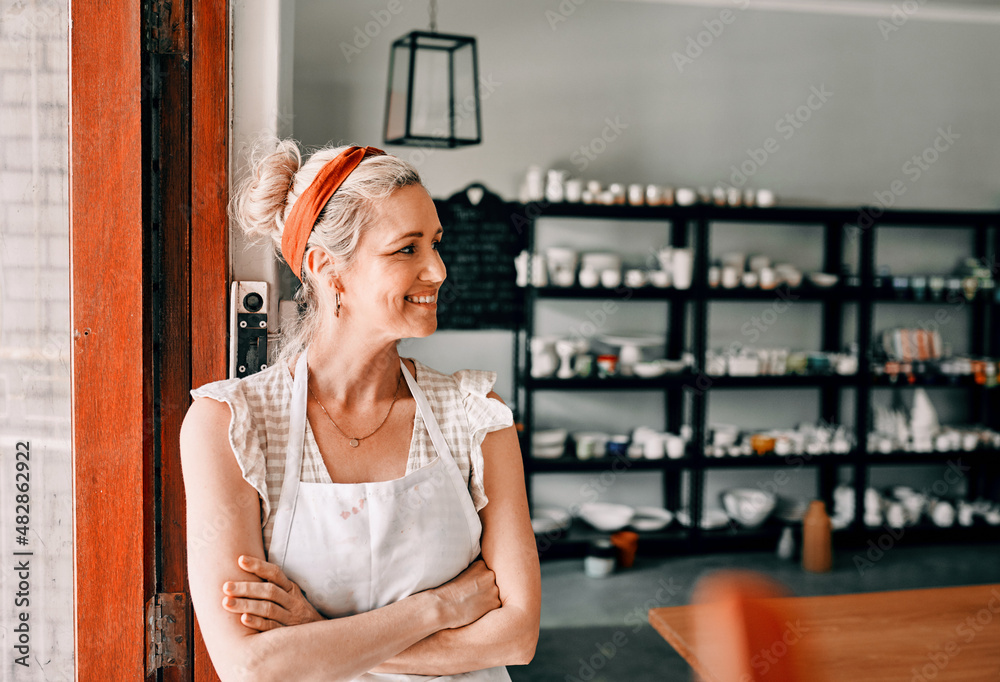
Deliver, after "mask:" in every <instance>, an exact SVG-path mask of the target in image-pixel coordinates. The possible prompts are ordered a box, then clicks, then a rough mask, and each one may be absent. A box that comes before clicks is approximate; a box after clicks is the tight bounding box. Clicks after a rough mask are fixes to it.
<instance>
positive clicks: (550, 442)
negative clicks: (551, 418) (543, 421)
mask: <svg viewBox="0 0 1000 682" xmlns="http://www.w3.org/2000/svg"><path fill="white" fill-rule="evenodd" d="M567 435H569V432H567V431H566V429H544V430H542V431H534V432H533V433H532V434H531V444H532V446H534V447H535V448H544V447H552V446H556V445H558V446H559V447H562V446H563V445H565V444H566V436H567Z"/></svg>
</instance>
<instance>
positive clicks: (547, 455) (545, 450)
mask: <svg viewBox="0 0 1000 682" xmlns="http://www.w3.org/2000/svg"><path fill="white" fill-rule="evenodd" d="M565 454H566V447H565V446H564V445H562V444H561V443H560V444H559V445H542V446H537V445H536V446H532V448H531V456H532V457H537V458H539V459H558V458H560V457H562V456H563V455H565Z"/></svg>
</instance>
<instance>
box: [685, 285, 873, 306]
mask: <svg viewBox="0 0 1000 682" xmlns="http://www.w3.org/2000/svg"><path fill="white" fill-rule="evenodd" d="M696 291H697V293H698V294H701V292H704V294H703V295H704V296H705V297H706V298H708V299H709V300H711V301H774V300H778V301H790V302H795V301H826V300H847V301H851V300H857V299H858V297H859V296H860V295H861V289H860V288H859V287H847V286H833V287H815V286H801V287H795V288H794V289H791V288H789V287H777V288H774V289H760V288H755V289H747V288H745V287H736V288H735V289H724V288H722V287H706V288H704V289H702V290H700V291H698V290H696Z"/></svg>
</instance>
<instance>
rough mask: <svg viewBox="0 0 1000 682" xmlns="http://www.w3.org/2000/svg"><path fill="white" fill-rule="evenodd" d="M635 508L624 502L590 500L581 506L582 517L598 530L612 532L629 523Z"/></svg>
mask: <svg viewBox="0 0 1000 682" xmlns="http://www.w3.org/2000/svg"><path fill="white" fill-rule="evenodd" d="M633 516H635V510H634V509H632V507H628V506H626V505H624V504H610V503H607V502H588V503H586V504H583V505H581V506H580V518H581V519H583V520H584V521H586V522H587V523H589V524H590V525H591V526H593V527H594V528H596V529H597V530H601V531H604V532H605V533H611V532H614V531H616V530H621V529H622V528H624V527H625V526H627V525H628V524H629V522H630V521H631V520H632V517H633Z"/></svg>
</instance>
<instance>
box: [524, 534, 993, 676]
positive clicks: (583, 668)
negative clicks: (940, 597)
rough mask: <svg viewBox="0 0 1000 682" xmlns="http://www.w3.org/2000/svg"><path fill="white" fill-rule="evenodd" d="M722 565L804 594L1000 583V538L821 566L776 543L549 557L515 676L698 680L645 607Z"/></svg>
mask: <svg viewBox="0 0 1000 682" xmlns="http://www.w3.org/2000/svg"><path fill="white" fill-rule="evenodd" d="M856 557H857V558H859V559H860V561H857V560H856ZM866 562H867V563H866ZM858 564H860V566H861V567H860V568H859V567H858ZM722 568H740V569H749V570H754V571H760V572H761V573H764V574H766V575H768V576H770V577H772V578H774V579H776V580H778V581H780V582H781V583H783V584H784V585H786V586H787V587H788V588H789V589H790V590H791V591H792V592H793V593H794V594H796V595H798V596H814V595H826V594H844V593H849V592H878V591H882V590H903V589H915V588H924V587H947V586H953V585H975V584H982V583H1000V546H997V545H970V546H962V545H960V546H942V547H934V546H928V547H894V548H891V549H889V550H888V551H887V552H885V553H884V556H882V557H878V556H876V555H874V554H873V555H872V556H866V555H865V553H864V552H863V551H859V552H856V553H854V552H847V551H846V550H845V551H842V552H840V553H838V555H837V556H836V557H835V561H834V570H833V571H832V572H831V573H828V574H823V575H814V574H809V573H805V572H804V571H802V570H801V569H800V568H799V566H798V565H797V564H795V563H790V562H786V561H782V560H780V559H778V558H777V557H775V556H774V555H773V554H771V553H743V554H712V555H706V556H685V557H678V558H675V559H643V558H641V557H640V558H639V559H637V560H636V564H635V566H634V567H633V568H632V569H629V570H627V571H621V572H619V573H616V574H614V575H612V576H609V577H607V578H603V579H594V578H588V577H587V576H586V575H584V573H583V561H582V560H580V559H566V560H558V561H544V562H543V563H542V631H541V635H540V637H539V643H538V649H537V651H536V653H535V659H534V660H533V661H532V662H531V664H530V665H527V666H516V667H513V666H512V667H510V668H508V670H509V671H510V676H511V678H512V680H513V682H543V681H544V682H577V681H584V682H645V681H646V680H649V681H653V680H655V681H657V682H659V681H663V680H678V681H684V682H686V681H687V680H690V679H691V672H690V668H689V666H688V665H687V664H686V663H685V662H684V660H683V659H682V658H681V657H680V656H679V655H678V654H677V653H676V652H674V650H673V649H672V648H671V647H670V646H669V645H668V644H667V643H666V642H665V641H664V640H663V639H662V638H661V637H660V636H659V634H658V633H656V631H654V630H653V629H652V627H650V626H649V624H648V621H647V619H646V618H647V617H646V613H647V611H648V610H649V609H650V608H653V607H657V606H678V605H682V604H689V603H690V600H691V593H692V590H693V588H694V586H695V584H696V582H697V581H698V579H699V578H700V577H701V576H703V575H705V574H707V573H710V572H712V571H714V570H717V569H722ZM607 642H618V643H619V644H620V646H617V647H615V648H616V651H615V653H614V655H612V656H610V657H608V659H607V663H606V664H604V665H603V666H602V667H601V669H600V670H593V669H592V668H591V667H590V666H589V664H588V661H589V660H590V659H591V658H592V657H593V658H594V659H595V660H596V661H598V662H600V661H602V660H603V659H602V657H601V656H600V655H599V653H600V649H601V648H603V649H604V650H605V651H610V649H609V648H608V647H606V646H604V645H605V643H607ZM595 654H598V655H597V656H595Z"/></svg>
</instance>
